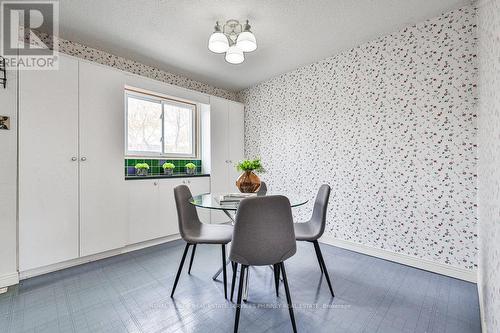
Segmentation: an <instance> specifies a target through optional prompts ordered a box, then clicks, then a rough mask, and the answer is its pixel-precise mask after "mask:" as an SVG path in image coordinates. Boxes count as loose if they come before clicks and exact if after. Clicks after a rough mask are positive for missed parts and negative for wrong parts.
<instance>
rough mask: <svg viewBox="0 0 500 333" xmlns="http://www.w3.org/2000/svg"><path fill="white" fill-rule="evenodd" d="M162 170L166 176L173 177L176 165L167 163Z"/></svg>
mask: <svg viewBox="0 0 500 333" xmlns="http://www.w3.org/2000/svg"><path fill="white" fill-rule="evenodd" d="M162 168H163V173H164V174H165V175H169V176H171V175H173V174H174V169H175V165H174V163H170V162H165V163H163V165H162Z"/></svg>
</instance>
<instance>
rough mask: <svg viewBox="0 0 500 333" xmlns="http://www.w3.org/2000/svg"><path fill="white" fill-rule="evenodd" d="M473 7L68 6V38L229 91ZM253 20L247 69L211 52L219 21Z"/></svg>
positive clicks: (331, 2) (408, 3) (411, 3)
mask: <svg viewBox="0 0 500 333" xmlns="http://www.w3.org/2000/svg"><path fill="white" fill-rule="evenodd" d="M467 3H470V1H467V0H309V1H305V0H303V1H300V0H272V1H271V0H246V1H240V0H60V35H61V37H62V38H64V39H68V40H73V41H76V42H79V43H82V44H85V45H88V46H91V47H94V48H98V49H102V50H104V51H107V52H110V53H113V54H115V55H118V56H122V57H125V58H129V59H132V60H136V61H139V62H141V63H144V64H147V65H151V66H154V67H157V68H160V69H163V70H167V71H171V72H174V73H178V74H182V75H185V76H188V77H190V78H192V79H195V80H199V81H202V82H206V83H209V84H212V85H214V86H217V87H220V88H225V89H229V90H235V91H237V90H241V89H243V88H246V87H249V86H251V85H254V84H256V83H258V82H260V81H263V80H265V79H268V78H271V77H273V76H275V75H278V74H280V73H284V72H287V71H289V70H292V69H295V68H297V67H299V66H300V65H305V64H308V63H311V62H314V61H317V60H321V59H324V58H326V57H328V56H331V55H334V54H336V53H338V52H340V51H342V50H345V49H349V48H351V47H355V46H357V45H360V44H362V43H364V42H367V41H369V40H372V39H374V38H376V37H379V36H383V35H386V34H388V33H391V32H394V31H397V30H398V29H400V28H402V27H404V26H407V25H411V24H414V23H417V22H420V21H423V20H425V19H428V18H431V17H434V16H437V15H439V14H441V13H444V12H446V11H448V10H452V9H454V8H458V7H460V6H463V5H465V4H467ZM231 18H234V19H238V20H244V19H247V18H248V19H250V24H251V25H252V28H253V29H252V30H253V32H254V34H255V36H256V37H257V43H258V49H257V50H256V51H254V52H252V53H248V54H246V60H245V62H244V63H243V64H240V65H231V64H228V63H226V62H225V61H224V56H223V55H221V54H214V53H212V52H210V51H209V50H208V49H207V41H208V37H209V35H210V33H211V32H212V30H213V26H214V22H215V21H216V20H220V21H226V20H227V19H231Z"/></svg>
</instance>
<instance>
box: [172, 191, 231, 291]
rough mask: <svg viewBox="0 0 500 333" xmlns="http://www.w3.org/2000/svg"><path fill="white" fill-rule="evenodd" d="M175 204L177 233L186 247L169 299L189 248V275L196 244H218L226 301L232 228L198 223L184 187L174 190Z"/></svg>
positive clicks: (189, 196)
mask: <svg viewBox="0 0 500 333" xmlns="http://www.w3.org/2000/svg"><path fill="white" fill-rule="evenodd" d="M174 197H175V204H176V206H177V215H178V221H179V232H180V234H181V237H182V239H183V240H184V241H186V247H185V248H184V254H183V255H182V259H181V263H180V265H179V269H178V270H177V275H176V277H175V282H174V287H173V288H172V293H171V294H170V297H173V296H174V292H175V288H176V287H177V282H179V276H180V275H181V272H182V267H183V266H184V261H185V259H186V254H187V252H188V250H189V247H190V246H191V245H193V251H192V252H191V261H190V264H189V271H188V272H189V273H191V266H192V264H193V258H194V253H195V251H196V245H197V244H220V245H222V268H223V274H224V297H225V298H226V299H227V283H226V279H227V275H226V244H227V243H229V242H230V241H231V239H232V235H233V227H232V226H228V225H218V224H215V225H208V224H203V223H202V222H200V219H199V218H198V213H197V212H196V207H195V206H193V205H191V204H190V203H189V200H190V199H191V198H192V195H191V191H190V190H189V187H187V186H186V185H180V186H177V187H176V188H175V189H174Z"/></svg>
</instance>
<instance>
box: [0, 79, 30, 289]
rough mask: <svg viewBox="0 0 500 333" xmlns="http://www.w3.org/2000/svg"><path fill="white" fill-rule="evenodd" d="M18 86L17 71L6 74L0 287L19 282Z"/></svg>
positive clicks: (0, 139) (1, 101) (0, 159)
mask: <svg viewBox="0 0 500 333" xmlns="http://www.w3.org/2000/svg"><path fill="white" fill-rule="evenodd" d="M16 87H17V72H16V71H7V89H3V87H0V115H2V116H9V117H11V119H10V125H11V129H10V130H8V131H7V130H0V287H4V286H8V285H12V284H16V283H17V272H16V270H17V255H16V252H17V249H16V246H17V245H16V243H17V224H16V197H17V194H16V191H17V189H16V187H17V132H16V128H17V126H16V124H17V115H16V113H17V107H16V103H17V96H16ZM34 167H36V166H34Z"/></svg>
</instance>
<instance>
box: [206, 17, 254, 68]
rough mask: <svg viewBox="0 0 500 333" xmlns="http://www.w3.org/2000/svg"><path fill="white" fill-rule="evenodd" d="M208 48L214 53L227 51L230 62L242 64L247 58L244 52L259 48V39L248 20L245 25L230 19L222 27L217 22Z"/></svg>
mask: <svg viewBox="0 0 500 333" xmlns="http://www.w3.org/2000/svg"><path fill="white" fill-rule="evenodd" d="M208 49H209V50H210V51H212V52H214V53H224V52H225V53H226V57H225V59H226V61H227V62H228V63H230V64H241V63H242V62H243V61H244V60H245V56H244V54H243V52H252V51H255V50H256V49H257V40H256V39H255V36H254V34H253V33H252V32H251V31H250V24H248V20H247V21H246V23H245V24H243V25H242V24H241V23H240V22H239V21H237V20H228V21H227V22H226V23H225V24H224V26H222V27H221V25H220V24H219V22H216V23H215V27H214V32H213V33H212V35H210V39H209V40H208Z"/></svg>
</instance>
